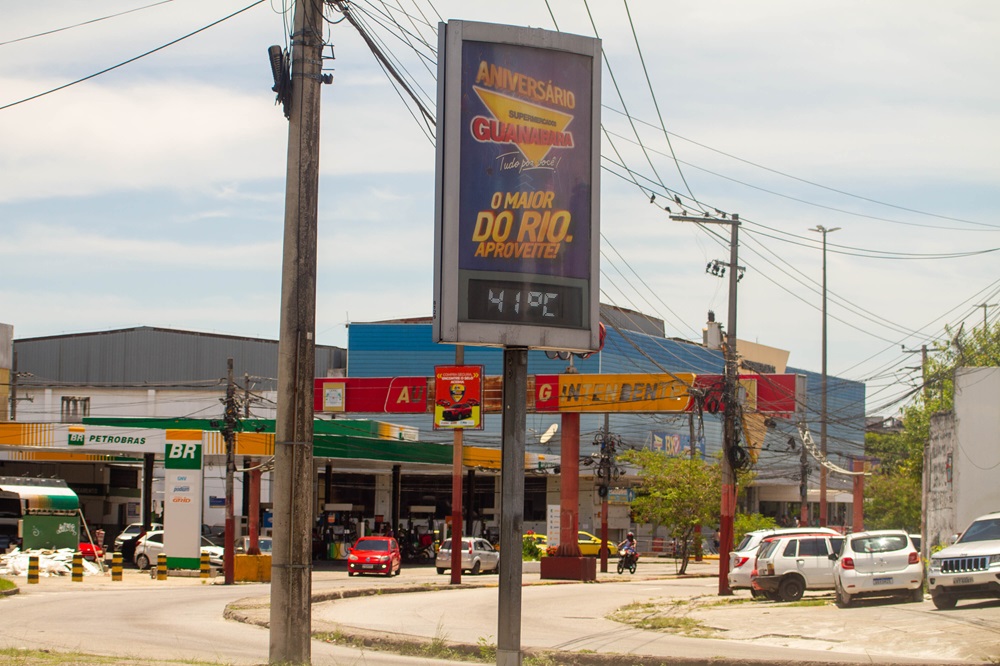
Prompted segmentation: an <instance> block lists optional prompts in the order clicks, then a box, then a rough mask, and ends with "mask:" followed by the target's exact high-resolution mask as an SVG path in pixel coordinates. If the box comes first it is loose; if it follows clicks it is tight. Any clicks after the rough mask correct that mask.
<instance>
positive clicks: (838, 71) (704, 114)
mask: <svg viewBox="0 0 1000 666" xmlns="http://www.w3.org/2000/svg"><path fill="white" fill-rule="evenodd" d="M154 2H155V0H129V1H125V0H121V1H118V0H94V1H93V2H87V3H80V2H70V1H67V0H52V1H49V2H45V3H16V4H15V3H6V4H5V6H4V8H3V15H4V21H3V23H2V25H0V55H2V56H3V59H2V62H3V63H4V64H3V66H2V67H0V107H4V106H6V105H8V104H12V103H14V102H17V101H19V100H21V99H24V98H27V97H30V96H33V95H37V94H39V93H43V92H45V91H47V90H50V89H53V88H56V87H58V86H62V85H65V84H67V83H69V82H71V81H74V80H76V79H79V78H82V77H85V76H89V75H92V74H94V73H96V72H98V71H100V70H103V69H106V68H108V67H111V66H114V65H116V64H118V63H120V62H123V61H125V60H128V59H130V58H133V57H135V56H137V55H139V54H141V53H144V52H146V51H149V50H151V49H154V48H157V47H159V46H161V45H163V44H165V43H167V42H170V41H172V40H174V39H177V38H178V37H181V36H183V35H185V34H187V33H189V32H192V31H194V30H197V29H199V28H201V27H203V26H206V25H208V24H209V23H212V22H213V21H216V20H218V19H220V18H222V17H224V16H226V15H228V14H230V13H232V12H234V11H236V10H239V9H242V8H243V7H246V6H247V5H249V4H250V3H251V0H239V1H235V0H217V1H216V2H211V3H206V2H202V1H200V0H173V1H168V2H163V3H161V4H156V5H155V6H149V7H147V8H145V9H142V10H140V11H135V12H132V13H129V14H126V15H123V16H119V17H115V18H110V19H107V20H102V21H98V22H94V23H90V24H87V25H83V26H80V27H75V28H72V29H69V30H64V31H60V32H55V33H53V34H49V35H45V36H40V37H36V38H32V39H23V40H22V39H21V38H24V37H29V36H31V35H35V34H37V33H42V32H46V31H50V30H55V29H58V28H63V27H67V26H72V25H74V24H77V23H81V22H85V21H90V20H92V19H97V18H101V17H104V16H108V15H111V14H115V13H118V12H123V11H127V10H130V9H136V8H140V7H145V6H147V5H153V3H154ZM355 7H356V8H357V12H358V14H359V16H360V17H362V18H363V20H365V21H366V22H367V23H368V24H369V25H372V26H373V27H375V29H376V33H377V34H378V35H379V36H380V38H381V39H382V40H383V43H384V45H385V46H386V47H387V49H388V50H389V51H390V52H391V53H392V54H393V57H394V58H397V59H398V61H399V62H400V65H401V66H402V67H403V68H404V69H405V71H407V72H408V74H409V76H411V77H412V79H413V80H414V82H415V84H416V85H417V86H419V88H420V89H421V90H422V91H423V94H424V95H425V97H426V99H427V100H429V102H428V103H429V105H430V106H431V107H433V104H434V100H435V92H434V90H435V88H434V87H435V81H434V78H435V76H434V75H435V63H434V62H432V61H427V60H423V61H421V60H420V59H418V58H417V57H416V55H415V54H414V51H413V50H412V49H411V48H410V47H409V46H408V45H407V43H406V41H405V39H406V38H409V39H410V40H413V39H415V38H416V36H418V35H419V36H420V37H421V38H422V39H424V40H426V41H428V42H429V43H430V44H432V45H436V41H435V37H434V36H433V33H432V30H431V27H430V26H428V25H427V22H429V23H430V24H431V26H435V27H436V23H437V21H438V18H439V17H440V18H443V19H465V20H479V21H490V22H498V23H512V24H517V25H527V26H532V27H541V28H547V29H553V28H554V25H553V21H552V17H551V15H550V11H549V9H550V8H551V14H552V15H554V16H555V19H556V21H557V22H558V27H559V29H561V30H563V31H565V32H575V33H579V34H585V35H591V36H593V35H594V34H595V31H594V28H593V27H592V25H591V22H590V19H589V18H588V9H589V12H591V14H592V16H593V22H594V24H595V25H596V28H597V32H598V33H599V36H600V37H601V38H602V40H603V46H604V49H605V54H606V57H607V61H606V64H605V69H604V91H603V104H604V109H603V120H604V124H605V127H606V129H607V131H608V132H609V133H610V136H611V141H613V142H614V144H613V146H612V145H611V144H610V142H609V141H607V140H605V142H604V145H603V148H602V153H603V155H604V166H605V167H606V168H607V170H605V171H604V172H603V174H602V178H603V181H602V213H601V215H602V217H601V225H602V236H603V243H602V252H603V254H604V260H603V262H602V283H601V288H602V301H603V302H607V303H614V304H616V305H620V306H622V307H626V308H631V309H635V310H639V311H642V312H646V313H648V314H651V315H654V316H658V317H661V318H663V319H664V320H665V321H666V329H667V335H668V336H677V337H683V338H687V339H700V330H701V328H702V326H703V324H704V321H705V318H706V313H707V311H708V310H709V309H712V310H714V311H715V312H716V313H717V317H718V319H720V320H721V321H723V323H725V318H726V312H727V297H728V289H727V286H728V281H727V280H720V279H718V278H716V277H713V276H711V275H708V274H706V273H705V265H706V263H708V262H709V261H710V260H712V259H719V260H725V261H728V250H727V249H726V247H725V243H723V244H722V245H720V244H718V243H716V242H715V241H714V240H713V239H712V238H711V237H709V236H708V235H707V234H706V233H705V232H704V231H702V230H700V229H698V228H697V227H696V226H695V225H691V224H683V223H679V222H671V221H670V220H669V219H668V217H667V213H666V212H665V211H664V210H663V209H662V208H660V207H658V206H657V205H650V203H649V200H648V194H644V193H643V192H641V191H639V189H638V188H637V187H636V186H635V185H634V184H632V183H630V182H626V181H625V180H624V179H623V178H621V177H619V175H621V174H622V173H623V170H622V169H621V168H620V167H617V166H616V165H615V164H614V163H616V162H618V160H619V157H618V155H621V157H622V158H623V159H624V161H625V163H626V164H627V165H628V167H629V168H631V169H632V170H634V171H635V172H636V173H637V176H636V177H637V178H638V179H639V180H640V183H641V184H643V185H644V186H645V187H646V188H647V191H648V190H649V189H652V190H654V191H656V192H659V193H662V192H665V188H669V189H670V190H671V191H676V192H680V193H681V194H682V195H688V194H689V192H688V186H690V192H693V194H694V196H695V197H697V198H698V200H700V201H703V202H706V203H707V205H709V206H711V207H715V208H719V209H722V210H724V211H728V212H737V213H739V214H740V216H741V218H742V219H743V220H745V224H744V225H743V227H742V228H741V247H740V264H741V265H744V266H746V268H747V273H746V276H745V278H744V279H743V280H742V281H741V282H740V284H739V322H738V333H739V337H741V338H743V339H748V340H753V341H756V342H760V343H762V344H766V345H770V346H774V347H779V348H782V349H787V350H789V351H790V352H791V357H790V361H789V362H790V364H791V365H793V366H796V367H803V368H808V369H812V370H816V371H818V370H819V369H820V358H821V344H820V338H821V336H820V333H821V324H822V318H821V314H820V306H821V296H820V288H819V283H820V280H821V257H822V254H821V251H820V249H819V245H818V241H819V240H820V235H819V234H817V233H811V232H809V231H808V229H810V228H811V227H814V226H816V225H817V224H820V225H823V226H825V227H828V228H829V227H841V230H840V231H837V232H835V233H833V234H830V236H829V243H830V246H829V253H828V286H829V304H828V311H829V345H828V357H829V369H830V372H831V374H836V375H841V376H844V377H848V378H851V379H858V380H867V379H871V378H873V377H878V379H874V380H872V381H870V382H869V389H868V391H869V402H868V409H869V411H875V410H880V411H883V412H891V411H892V410H893V409H895V407H890V408H888V409H880V408H881V407H882V405H883V404H884V403H888V402H891V400H892V399H893V398H894V397H897V396H899V395H901V394H903V393H904V392H906V391H907V390H909V389H910V388H911V387H912V386H913V382H914V380H915V379H916V377H917V373H915V372H914V371H912V370H900V368H904V367H911V366H916V365H917V364H918V363H919V356H917V355H913V354H907V353H904V352H903V350H902V347H901V346H902V345H905V347H906V349H919V347H920V345H921V344H924V343H933V342H934V341H936V340H940V339H942V337H943V336H944V327H945V326H946V325H948V326H951V327H953V328H957V327H958V325H959V324H961V323H962V322H964V323H965V326H966V328H967V329H968V328H970V327H972V326H977V325H979V326H981V325H982V321H983V314H984V308H982V307H977V305H979V304H983V303H986V304H997V303H1000V281H998V279H1000V271H998V270H997V267H998V266H1000V260H998V254H997V253H984V254H979V255H974V256H964V257H959V258H950V259H941V258H939V259H906V260H902V259H895V258H884V254H883V256H881V257H879V258H872V257H870V256H868V257H859V256H851V255H848V254H845V253H844V252H845V248H856V249H858V250H863V251H865V252H861V253H863V254H868V255H870V254H871V253H872V252H874V253H880V254H882V253H889V255H890V256H898V255H899V254H910V255H913V254H930V255H940V254H960V253H969V252H973V251H979V250H987V249H992V248H998V247H1000V218H998V216H997V212H998V210H1000V187H998V183H1000V159H998V155H1000V130H998V129H997V128H998V127H1000V122H998V121H1000V86H998V85H997V83H996V82H997V80H1000V49H998V48H997V46H996V45H997V39H998V37H1000V3H996V2H992V1H991V0H979V1H967V2H962V1H958V2H950V3H939V2H924V1H915V0H898V1H891V0H886V1H883V2H879V3H871V2H860V1H859V2H845V1H837V2H822V1H820V2H809V3H803V2H800V1H796V0H790V1H787V2H778V1H767V0H762V1H760V2H745V1H743V0H731V1H730V0H726V1H716V2H663V1H662V0H630V1H629V2H628V3H627V4H626V3H624V2H621V1H619V0H590V2H589V5H588V4H587V3H585V2H583V0H550V1H549V2H548V3H546V2H541V1H538V0H534V1H530V0H514V1H507V2H503V3H486V2H480V1H479V0H467V1H465V2H457V1H456V2H437V3H434V4H433V5H432V4H431V3H429V2H427V1H426V0H387V1H386V2H384V3H382V2H379V3H375V2H369V1H368V0H365V1H363V2H358V3H357V4H356V5H355ZM404 11H405V13H406V14H407V15H409V16H410V17H412V22H411V20H410V19H409V18H406V16H404V13H403V12H404ZM629 14H630V15H631V18H632V25H634V27H635V35H636V36H635V37H633V33H632V28H631V27H630V24H629V21H628V15H629ZM328 15H329V16H330V17H331V18H334V19H336V18H338V17H339V15H336V14H335V12H332V11H329V12H328ZM386 15H391V16H393V17H394V18H397V19H398V20H399V21H400V22H401V23H402V24H403V26H404V27H405V28H406V30H407V33H406V34H405V37H404V33H403V32H402V31H401V30H400V29H398V28H394V30H393V31H390V30H389V29H387V28H386V27H379V26H378V24H377V23H376V20H380V21H382V22H383V23H384V24H386V25H388V23H387V22H386V21H385V18H384V17H385V16H386ZM285 18H286V17H283V15H282V14H281V5H280V3H278V2H277V0H273V1H272V2H271V3H270V4H268V3H263V4H260V5H257V6H255V7H253V8H251V9H249V10H248V11H246V12H244V13H242V14H240V15H238V16H236V17H234V18H232V19H230V20H228V21H225V22H223V23H221V24H220V25H218V26H215V27H213V28H211V29H209V30H206V31H205V32H202V33H199V34H198V35H195V36H193V37H191V38H189V39H186V40H184V41H182V42H180V43H178V44H175V45H173V46H171V47H168V48H166V49H164V50H162V51H159V52H157V53H155V54H152V55H150V56H148V57H145V58H142V59H140V60H138V61H136V62H133V63H131V64H128V65H126V66H124V67H121V68H119V69H115V70H113V71H111V72H109V73H106V74H103V75H101V76H98V77H96V78H93V79H91V80H88V81H85V82H83V83H80V84H78V85H74V86H71V87H69V88H66V89H64V90H61V91H58V92H54V93H52V94H49V95H45V96H43V97H40V98H38V99H35V100H32V101H28V102H25V103H22V104H17V105H14V106H10V107H8V108H3V109H0V174H2V178H0V225H2V226H0V229H2V232H3V234H2V242H0V261H2V262H3V265H4V267H5V269H6V270H5V274H6V279H5V280H3V281H2V284H0V321H3V322H5V323H9V324H13V325H14V333H15V336H16V337H17V338H25V337H35V336H43V335H53V334H60V333H73V332H84V331H96V330H107V329H112V328H119V327H127V326H139V325H146V326H163V327H174V328H181V329H189V330H197V331H210V332H218V333H227V334H236V335H248V336H261V337H267V338H277V336H278V305H279V298H280V267H281V242H282V241H281V238H282V226H283V215H284V212H283V211H284V203H283V201H284V177H285V149H286V139H287V122H286V121H285V119H284V117H283V116H282V114H281V111H280V109H279V108H277V107H275V106H274V94H273V93H272V92H271V90H270V87H271V85H272V81H271V73H270V68H269V65H268V61H267V55H266V49H267V47H268V46H269V45H270V44H284V43H285V36H286V35H287V32H288V30H287V27H286V25H285ZM287 18H288V20H290V14H289V15H288V16H287ZM425 19H426V20H425ZM12 40H20V41H12ZM636 40H637V41H638V48H637V46H636ZM328 42H329V43H331V44H333V45H334V52H335V55H336V60H333V61H329V62H328V67H329V68H330V69H331V71H332V73H333V74H334V83H333V85H330V86H325V87H324V89H323V100H322V115H323V117H322V125H321V126H322V148H321V192H320V211H319V220H320V226H319V248H318V253H319V267H318V303H317V336H318V338H317V342H319V343H320V344H332V345H340V346H346V344H347V331H346V328H345V323H347V322H348V321H373V320H379V319H389V318H397V317H412V316H427V315H430V313H431V300H432V278H433V265H432V264H433V200H432V193H433V183H434V150H433V145H432V143H431V141H430V140H428V138H427V137H426V136H425V134H424V132H422V131H421V128H420V126H419V125H418V124H417V123H416V122H415V121H414V119H413V118H412V116H411V114H410V111H411V110H412V108H413V107H412V105H411V106H410V107H409V109H410V110H408V107H407V106H404V103H403V102H402V101H401V100H400V98H399V96H398V95H397V93H396V91H395V90H394V88H393V87H392V85H391V84H390V83H389V81H388V79H387V78H386V76H385V75H384V74H383V73H382V72H381V70H380V69H379V67H378V65H377V63H376V61H375V59H374V57H373V56H372V54H371V53H370V52H369V51H368V49H367V47H365V46H364V44H363V43H362V42H361V40H360V39H359V37H358V35H357V33H356V32H355V30H354V29H353V28H352V27H351V26H350V25H349V24H348V23H347V22H341V23H339V24H336V25H330V26H329V28H328ZM421 52H422V53H427V52H428V49H426V48H423V49H422V51H421ZM327 54H329V51H327ZM643 62H644V63H645V65H646V68H647V69H646V71H645V72H644V70H643V67H642V63H643ZM608 65H610V70H609V69H608ZM647 74H648V77H649V81H650V84H651V87H652V92H651V91H650V87H649V85H647V80H646V77H647ZM612 77H613V80H612ZM616 83H617V90H616V86H615V84H616ZM619 91H620V93H621V97H619V94H618V92H619ZM654 96H655V97H654ZM623 100H624V101H623ZM654 101H655V104H654ZM626 108H627V111H628V113H629V114H631V115H632V116H633V117H634V118H635V120H636V124H635V128H636V129H637V130H638V132H639V134H640V138H641V141H642V144H643V145H644V146H645V147H646V153H645V154H644V153H643V152H642V151H641V150H640V149H639V147H638V145H637V144H638V141H637V139H636V136H635V134H634V133H633V129H632V126H630V124H629V123H628V122H626V120H625V117H624V115H623V111H624V110H625V109H626ZM657 108H658V109H659V114H661V115H662V120H663V123H664V124H665V126H666V129H667V130H668V131H669V132H670V133H673V134H672V136H671V144H672V147H673V150H674V152H675V154H676V156H677V159H678V160H679V161H680V162H679V164H678V163H675V162H674V161H673V159H671V157H670V150H671V148H670V146H668V145H667V142H666V140H665V138H664V134H663V131H662V130H661V129H660V119H659V116H658V113H657ZM695 142H696V143H695ZM699 144H700V145H699ZM616 150H617V151H618V154H617V155H616V152H615V151H616ZM734 158H740V159H734ZM741 160H743V161H741ZM750 163H753V164H750ZM761 167H767V169H765V168H761ZM679 169H680V172H679ZM680 173H683V177H684V179H686V182H687V185H685V182H684V180H682V178H681V175H680ZM616 174H618V175H616ZM820 186H822V187H820ZM838 191H839V192H838ZM849 195H855V196H849ZM876 202H881V203H876ZM657 203H658V204H660V203H664V198H663V196H662V195H661V196H660V197H659V198H658V200H657ZM883 204H889V205H883ZM672 207H673V208H674V212H677V207H676V206H672ZM761 225H765V226H761ZM719 230H720V232H721V233H723V234H726V235H727V234H728V229H727V228H725V227H723V228H720V229H719ZM788 234H794V235H795V236H796V237H792V236H789V235H788ZM726 237H727V238H728V236H726ZM788 241H792V242H788ZM846 251H850V252H855V253H856V252H857V251H856V250H846ZM985 312H986V314H987V315H988V317H989V319H990V320H991V321H994V322H995V321H996V320H997V318H998V317H1000V306H996V307H988V308H986V309H985Z"/></svg>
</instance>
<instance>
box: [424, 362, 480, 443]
mask: <svg viewBox="0 0 1000 666" xmlns="http://www.w3.org/2000/svg"><path fill="white" fill-rule="evenodd" d="M434 395H435V396H436V397H437V401H436V402H435V404H434V428H435V429H436V430H455V429H473V430H482V429H483V366H481V365H442V366H438V367H436V368H435V369H434Z"/></svg>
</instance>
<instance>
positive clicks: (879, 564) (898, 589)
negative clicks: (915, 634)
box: [831, 530, 924, 607]
mask: <svg viewBox="0 0 1000 666" xmlns="http://www.w3.org/2000/svg"><path fill="white" fill-rule="evenodd" d="M831 557H834V556H831ZM836 561H837V564H836V566H835V567H834V568H833V579H834V586H835V589H836V590H837V604H838V605H840V606H845V607H846V606H850V605H851V601H852V600H853V599H854V598H855V597H862V596H886V595H902V596H904V597H905V598H906V599H908V600H909V601H915V602H921V601H923V600H924V566H923V564H922V563H921V562H920V553H918V552H917V549H916V548H914V547H913V542H912V540H911V539H910V535H908V534H907V533H906V532H904V531H903V530H873V531H869V532H855V533H853V534H849V535H848V536H847V538H846V540H845V541H844V546H843V548H842V549H841V551H840V555H839V556H836Z"/></svg>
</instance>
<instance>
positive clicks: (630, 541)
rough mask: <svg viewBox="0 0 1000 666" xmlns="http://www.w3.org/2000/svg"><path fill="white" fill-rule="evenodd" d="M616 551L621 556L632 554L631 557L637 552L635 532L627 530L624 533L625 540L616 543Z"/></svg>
mask: <svg viewBox="0 0 1000 666" xmlns="http://www.w3.org/2000/svg"><path fill="white" fill-rule="evenodd" d="M618 552H619V553H620V554H621V556H622V557H625V556H626V555H632V556H633V557H634V556H636V555H637V554H638V552H637V551H636V548H635V534H633V533H632V532H629V533H628V534H626V535H625V540H624V541H622V542H621V543H620V544H618Z"/></svg>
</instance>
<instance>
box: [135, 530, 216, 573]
mask: <svg viewBox="0 0 1000 666" xmlns="http://www.w3.org/2000/svg"><path fill="white" fill-rule="evenodd" d="M162 552H163V532H162V531H160V530H156V531H152V532H146V534H145V535H144V536H143V537H142V538H140V539H139V543H137V544H136V545H135V557H134V560H135V566H137V567H139V568H140V569H148V568H149V567H150V566H155V565H156V559H157V556H158V555H159V554H160V553H162ZM201 552H202V554H207V555H208V562H209V564H211V565H212V566H215V567H221V566H222V556H223V549H222V546H216V545H215V544H214V543H212V542H211V541H209V540H208V539H207V538H205V537H202V538H201Z"/></svg>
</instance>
